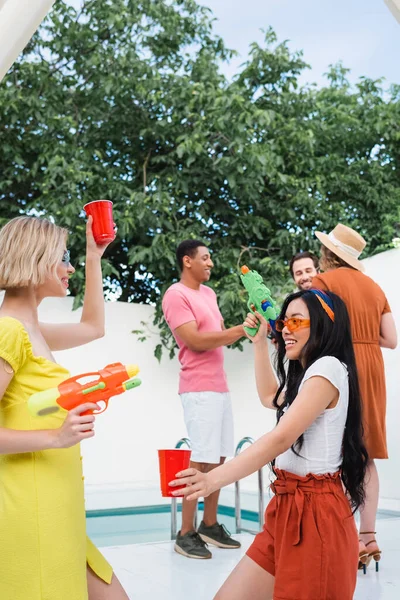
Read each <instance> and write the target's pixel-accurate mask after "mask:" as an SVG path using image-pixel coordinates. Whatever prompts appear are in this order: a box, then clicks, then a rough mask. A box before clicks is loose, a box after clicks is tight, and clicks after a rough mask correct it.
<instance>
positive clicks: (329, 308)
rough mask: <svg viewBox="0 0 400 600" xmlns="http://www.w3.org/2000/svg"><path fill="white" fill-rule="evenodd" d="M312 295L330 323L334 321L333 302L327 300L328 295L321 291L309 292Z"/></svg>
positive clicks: (329, 299)
mask: <svg viewBox="0 0 400 600" xmlns="http://www.w3.org/2000/svg"><path fill="white" fill-rule="evenodd" d="M309 291H310V292H312V293H313V294H314V296H315V297H316V298H317V299H318V300H319V302H320V304H321V306H322V308H323V309H324V311H325V312H326V314H327V315H328V317H329V318H330V320H331V321H332V322H334V321H335V313H334V311H333V302H332V300H331V298H329V296H328V294H325V292H323V291H322V290H309Z"/></svg>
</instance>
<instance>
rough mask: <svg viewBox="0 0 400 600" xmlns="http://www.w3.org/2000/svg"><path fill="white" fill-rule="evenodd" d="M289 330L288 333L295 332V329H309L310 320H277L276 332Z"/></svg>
mask: <svg viewBox="0 0 400 600" xmlns="http://www.w3.org/2000/svg"><path fill="white" fill-rule="evenodd" d="M285 327H286V328H287V329H289V331H290V332H293V331H297V329H306V328H307V327H310V319H298V318H297V317H291V318H290V319H279V320H278V321H276V323H275V328H276V330H277V331H283V330H284V329H285Z"/></svg>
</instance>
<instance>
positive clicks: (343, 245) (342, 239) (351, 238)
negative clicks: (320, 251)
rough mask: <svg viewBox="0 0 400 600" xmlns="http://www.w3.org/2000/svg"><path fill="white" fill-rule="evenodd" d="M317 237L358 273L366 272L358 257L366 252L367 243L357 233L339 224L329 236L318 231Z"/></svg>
mask: <svg viewBox="0 0 400 600" xmlns="http://www.w3.org/2000/svg"><path fill="white" fill-rule="evenodd" d="M315 235H316V236H317V238H318V239H319V241H320V242H321V244H323V245H324V246H326V247H327V248H328V249H329V250H330V251H331V252H333V253H334V254H336V256H338V257H339V258H341V259H342V260H344V261H345V262H346V263H347V264H348V265H350V266H351V267H354V268H355V269H358V271H364V267H363V265H362V264H361V262H360V261H359V260H358V257H359V256H360V254H361V252H362V251H363V250H364V248H365V246H366V244H367V242H366V241H365V240H364V238H363V237H362V236H361V235H360V234H359V233H357V231H354V229H351V227H346V225H342V224H341V223H339V225H336V227H335V229H333V230H332V231H331V232H330V233H328V235H327V234H326V233H321V231H316V232H315Z"/></svg>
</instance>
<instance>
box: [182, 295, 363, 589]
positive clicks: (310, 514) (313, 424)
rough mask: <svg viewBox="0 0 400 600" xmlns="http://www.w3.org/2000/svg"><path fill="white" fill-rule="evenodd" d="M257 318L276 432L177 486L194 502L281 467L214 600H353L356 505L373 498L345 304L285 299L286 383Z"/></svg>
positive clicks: (257, 345)
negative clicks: (259, 520)
mask: <svg viewBox="0 0 400 600" xmlns="http://www.w3.org/2000/svg"><path fill="white" fill-rule="evenodd" d="M258 322H259V324H260V328H259V331H258V333H257V335H256V336H255V337H254V338H252V341H253V347H254V358H255V373H256V383H257V390H258V393H259V396H260V400H261V402H262V404H263V405H264V406H266V407H268V408H274V409H275V410H276V411H277V426H276V427H275V429H273V430H272V431H271V432H269V433H267V434H266V435H264V436H263V437H261V438H260V439H259V440H258V441H257V442H255V443H254V444H253V445H252V446H251V447H250V448H248V449H247V450H245V451H244V452H242V453H241V454H240V455H239V456H238V457H236V458H234V459H233V460H231V461H229V462H228V463H226V464H224V465H222V466H220V467H217V468H216V469H214V470H213V471H212V472H210V473H200V472H197V471H195V470H194V469H187V470H185V471H182V472H181V473H178V474H177V477H179V478H178V479H176V480H175V481H173V482H171V485H172V486H174V485H183V484H186V485H187V487H186V488H184V489H183V490H179V491H178V492H176V494H177V495H179V494H182V493H183V494H184V495H185V496H186V497H187V498H188V499H189V500H195V499H197V498H199V497H200V496H208V495H209V494H210V493H212V492H213V491H215V490H217V489H219V488H221V487H223V486H225V485H228V484H230V483H233V482H234V481H237V480H239V479H242V478H243V477H246V476H248V475H250V474H251V473H254V472H255V471H258V470H259V469H260V468H261V467H263V466H264V465H266V464H268V463H271V462H273V465H274V466H273V469H274V473H275V475H276V480H275V482H274V483H273V484H272V485H271V489H272V491H273V492H274V494H275V495H274V497H273V498H272V500H271V501H270V503H269V505H268V507H267V509H266V513H265V524H264V528H263V530H262V531H261V533H259V534H258V535H257V536H256V538H255V539H254V542H253V543H252V545H251V546H250V548H249V550H248V551H247V554H246V556H244V557H243V559H242V560H241V561H240V562H239V564H238V565H237V567H236V568H235V569H234V571H233V572H232V573H231V575H230V576H229V578H228V579H227V580H226V582H225V583H224V585H223V586H222V588H221V589H220V590H219V592H218V593H217V595H216V596H215V599H216V600H269V599H272V598H273V599H274V600H284V599H285V600H286V599H287V600H327V599H328V598H329V600H351V599H352V598H353V594H354V590H355V586H356V576H357V563H358V537H357V530H356V526H355V523H354V518H353V514H352V509H353V511H354V510H355V509H357V508H358V507H359V506H360V505H361V504H362V502H363V499H364V488H363V481H364V474H365V469H366V464H367V453H366V450H365V448H364V446H363V442H362V426H361V405H360V396H359V389H358V380H357V371H356V366H355V358H354V351H353V346H352V341H351V334H350V325H349V318H348V314H347V310H346V307H345V305H344V303H343V302H342V300H341V299H340V298H339V297H338V296H336V295H335V294H331V293H324V292H321V291H319V290H308V291H300V292H298V293H295V294H292V295H290V296H289V297H288V298H287V299H286V301H285V302H284V304H283V308H282V312H281V315H280V319H279V320H278V321H277V327H276V329H277V332H278V333H277V336H278V353H277V373H278V379H279V381H277V380H276V377H275V373H274V371H273V369H272V366H271V363H270V359H269V352H268V345H267V341H266V334H267V324H266V322H265V320H263V318H262V317H261V316H260V315H259V314H258V313H256V315H253V314H252V313H249V314H248V316H247V318H246V320H245V322H244V325H245V326H247V327H254V326H256V324H257V323H258ZM285 362H287V363H288V365H287V368H285V367H286V365H285Z"/></svg>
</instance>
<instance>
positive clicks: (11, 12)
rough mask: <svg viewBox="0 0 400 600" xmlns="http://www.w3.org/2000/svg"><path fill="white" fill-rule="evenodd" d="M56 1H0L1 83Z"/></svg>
mask: <svg viewBox="0 0 400 600" xmlns="http://www.w3.org/2000/svg"><path fill="white" fill-rule="evenodd" d="M54 1H55V0H0V81H1V80H2V79H3V77H4V75H5V74H6V73H7V71H8V69H9V68H10V67H11V66H12V64H13V62H14V61H15V59H16V58H17V57H18V55H19V54H20V53H21V52H22V50H23V49H24V48H25V46H26V45H27V43H28V42H29V40H30V39H31V37H32V36H33V34H34V33H35V31H36V30H37V28H38V27H39V25H40V23H41V22H42V21H43V19H44V18H45V16H46V15H47V13H48V12H49V10H50V9H51V7H52V6H53V4H54Z"/></svg>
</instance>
